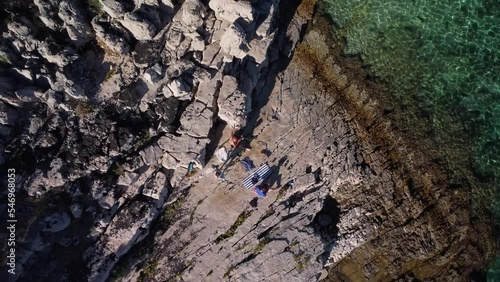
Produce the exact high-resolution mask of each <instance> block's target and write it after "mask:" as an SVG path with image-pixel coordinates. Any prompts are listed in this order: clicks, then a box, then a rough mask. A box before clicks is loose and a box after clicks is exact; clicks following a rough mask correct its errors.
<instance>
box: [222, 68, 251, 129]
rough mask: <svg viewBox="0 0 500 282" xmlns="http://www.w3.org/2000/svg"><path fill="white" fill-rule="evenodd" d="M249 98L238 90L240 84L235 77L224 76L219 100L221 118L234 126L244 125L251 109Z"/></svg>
mask: <svg viewBox="0 0 500 282" xmlns="http://www.w3.org/2000/svg"><path fill="white" fill-rule="evenodd" d="M249 99H250V98H249V97H248V96H247V95H245V94H244V93H242V92H241V91H240V90H238V84H237V82H236V79H235V78H234V77H232V76H228V75H226V76H224V77H223V80H222V86H221V88H220V92H219V99H218V100H217V103H218V106H219V113H218V115H219V118H220V119H222V120H224V121H225V122H226V123H227V124H228V125H229V126H231V127H233V128H242V127H244V126H245V124H246V117H247V113H248V111H249V109H248V107H247V103H248V104H249V101H247V100H249Z"/></svg>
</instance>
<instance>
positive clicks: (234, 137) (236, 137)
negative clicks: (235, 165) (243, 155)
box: [229, 129, 251, 151]
mask: <svg viewBox="0 0 500 282" xmlns="http://www.w3.org/2000/svg"><path fill="white" fill-rule="evenodd" d="M246 141H247V140H245V138H244V137H243V136H242V135H241V129H237V130H234V129H233V131H232V133H231V138H229V146H230V147H231V150H233V149H236V148H238V146H240V145H241V147H243V148H244V149H245V150H247V151H248V150H250V149H251V147H250V145H249V144H248V142H246Z"/></svg>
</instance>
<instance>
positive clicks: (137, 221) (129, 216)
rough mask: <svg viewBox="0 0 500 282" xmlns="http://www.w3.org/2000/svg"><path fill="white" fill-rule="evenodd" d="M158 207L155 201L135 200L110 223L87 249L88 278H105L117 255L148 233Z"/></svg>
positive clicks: (117, 257)
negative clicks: (154, 203) (149, 202)
mask: <svg viewBox="0 0 500 282" xmlns="http://www.w3.org/2000/svg"><path fill="white" fill-rule="evenodd" d="M157 212H158V210H157V208H156V207H155V206H154V205H153V204H148V203H144V202H139V201H132V202H131V203H130V204H128V205H127V206H126V207H125V208H123V210H122V212H120V213H118V214H117V215H116V216H115V217H114V218H113V220H112V221H111V223H110V224H109V226H108V228H107V229H106V232H105V233H104V235H103V236H101V239H100V240H99V241H98V242H97V243H96V244H94V245H93V246H92V247H90V248H89V249H87V250H86V251H85V254H84V258H85V259H86V261H87V265H88V266H89V268H90V271H89V276H88V277H87V279H88V281H102V280H105V278H106V277H108V275H109V272H110V271H111V268H112V267H113V265H114V264H115V263H116V262H117V261H118V259H119V258H120V257H121V256H123V255H124V254H125V253H126V252H127V251H128V250H129V249H130V248H131V247H132V246H133V245H134V244H135V243H136V242H137V241H138V240H140V239H141V238H143V237H144V236H145V235H146V234H147V229H146V228H147V227H148V226H149V224H150V223H151V221H152V220H153V218H154V217H155V216H156V214H157Z"/></svg>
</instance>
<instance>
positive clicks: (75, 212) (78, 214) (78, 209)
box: [69, 204, 83, 218]
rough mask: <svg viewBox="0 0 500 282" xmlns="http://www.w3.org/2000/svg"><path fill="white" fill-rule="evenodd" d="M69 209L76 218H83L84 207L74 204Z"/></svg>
mask: <svg viewBox="0 0 500 282" xmlns="http://www.w3.org/2000/svg"><path fill="white" fill-rule="evenodd" d="M69 209H70V211H71V213H72V214H73V216H74V217H75V218H80V217H81V216H82V212H83V210H82V206H81V205H79V204H72V205H71V206H69Z"/></svg>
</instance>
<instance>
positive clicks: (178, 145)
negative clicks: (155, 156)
mask: <svg viewBox="0 0 500 282" xmlns="http://www.w3.org/2000/svg"><path fill="white" fill-rule="evenodd" d="M209 141H210V139H208V138H195V137H191V136H188V135H187V134H184V135H182V136H180V137H176V136H174V135H170V134H167V135H166V136H163V137H161V138H160V139H159V140H158V145H159V146H160V148H162V149H163V150H164V151H167V152H168V153H169V154H170V155H171V156H172V157H174V158H175V159H176V160H177V161H179V162H180V163H181V164H184V165H187V164H188V163H189V162H191V161H193V160H196V161H198V162H200V163H201V164H204V163H205V146H206V145H207V144H208V142H209Z"/></svg>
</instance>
